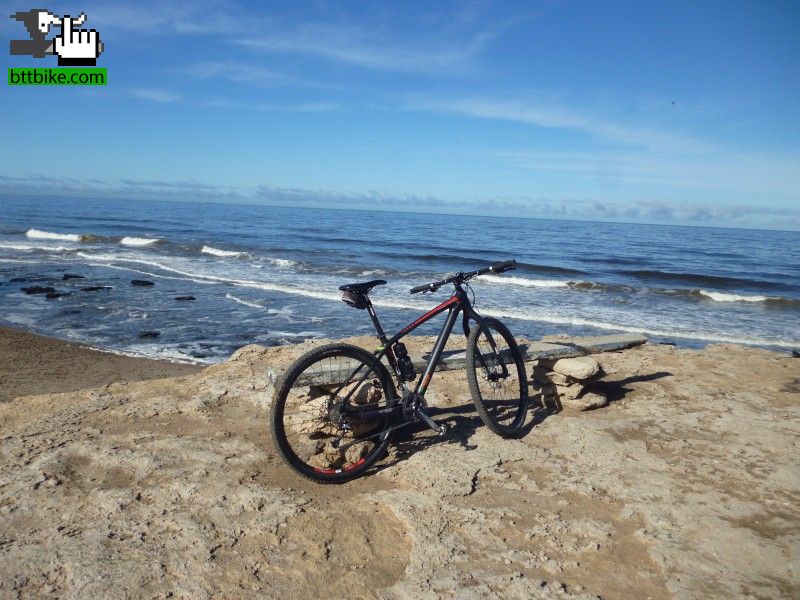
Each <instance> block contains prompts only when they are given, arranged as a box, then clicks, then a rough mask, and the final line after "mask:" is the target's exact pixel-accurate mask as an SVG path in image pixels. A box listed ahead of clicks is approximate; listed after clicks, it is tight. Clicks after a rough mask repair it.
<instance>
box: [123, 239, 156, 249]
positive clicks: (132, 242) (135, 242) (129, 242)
mask: <svg viewBox="0 0 800 600" xmlns="http://www.w3.org/2000/svg"><path fill="white" fill-rule="evenodd" d="M160 241H161V240H159V239H153V238H140V237H124V238H122V239H121V240H120V241H119V243H120V244H122V245H123V246H137V247H139V246H150V245H151V244H155V243H156V242H160Z"/></svg>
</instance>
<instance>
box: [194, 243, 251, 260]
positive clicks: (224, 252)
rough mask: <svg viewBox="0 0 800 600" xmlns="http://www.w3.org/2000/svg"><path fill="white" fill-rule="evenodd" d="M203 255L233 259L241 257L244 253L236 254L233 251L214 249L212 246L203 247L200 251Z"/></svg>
mask: <svg viewBox="0 0 800 600" xmlns="http://www.w3.org/2000/svg"><path fill="white" fill-rule="evenodd" d="M200 252H202V253H203V254H210V255H212V256H219V257H220V258H232V257H234V256H241V255H242V254H244V252H235V251H233V250H220V249H219V248H212V247H211V246H203V249H202V250H200Z"/></svg>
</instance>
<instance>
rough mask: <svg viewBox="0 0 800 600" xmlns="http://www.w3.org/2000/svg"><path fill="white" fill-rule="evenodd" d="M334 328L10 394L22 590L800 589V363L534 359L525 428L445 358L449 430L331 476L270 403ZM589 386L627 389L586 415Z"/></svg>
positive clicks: (501, 594)
mask: <svg viewBox="0 0 800 600" xmlns="http://www.w3.org/2000/svg"><path fill="white" fill-rule="evenodd" d="M352 341H353V342H355V343H358V344H362V345H371V344H373V340H372V339H370V338H355V339H353V340H352ZM320 343H322V342H319V341H315V342H306V343H305V344H301V345H297V346H283V347H275V348H263V347H260V346H248V347H245V348H243V349H241V350H240V351H238V352H237V353H236V354H235V355H234V356H233V357H232V358H231V359H230V360H229V361H227V362H225V363H222V364H219V365H214V366H211V367H208V368H206V369H203V370H201V371H197V370H196V369H195V371H193V372H186V373H182V374H179V376H177V377H171V378H166V379H154V380H145V381H133V382H121V381H118V382H115V383H110V382H105V383H103V384H102V385H101V384H97V385H96V386H93V389H76V390H74V391H69V392H64V393H44V394H39V395H26V396H22V397H16V398H14V399H13V400H10V401H7V402H5V403H3V404H0V430H2V432H3V434H2V436H1V437H0V456H2V457H3V460H2V463H1V464H0V597H17V596H22V597H27V596H36V597H62V598H86V597H131V596H133V597H170V596H172V597H193V598H210V597H220V596H224V597H244V596H254V595H255V596H260V597H276V598H277V597H281V598H283V597H316V596H320V595H322V594H325V595H331V596H333V595H340V596H346V597H351V598H434V597H458V598H486V597H497V598H598V597H602V598H731V597H765V598H766V597H769V598H793V597H797V596H798V594H799V593H800V586H799V585H798V581H799V573H798V571H800V508H798V506H800V466H799V464H798V458H797V456H798V447H797V444H798V439H800V438H798V434H800V362H798V361H797V359H793V358H791V357H787V356H782V355H778V354H775V353H771V352H767V351H762V350H754V349H750V348H743V347H738V346H709V347H707V348H705V349H704V350H701V351H689V350H678V349H676V348H673V347H669V346H658V345H645V346H642V347H638V348H633V349H630V350H626V351H623V352H619V353H607V354H601V355H596V356H594V357H593V358H594V359H595V361H596V369H597V370H596V371H595V366H594V365H592V364H590V363H591V361H584V359H580V360H581V361H582V362H581V364H575V363H573V364H571V365H569V364H568V365H566V366H565V365H564V364H561V365H559V364H558V363H555V362H554V363H552V364H541V365H538V366H537V368H536V369H533V368H532V366H531V365H529V375H531V377H532V380H533V383H535V384H536V385H537V386H539V387H540V388H542V390H543V393H542V396H543V397H540V400H541V402H540V403H539V404H538V405H537V406H536V407H535V408H534V409H533V410H532V411H531V420H532V425H531V427H530V430H529V431H528V432H527V435H526V436H525V437H523V438H522V439H520V440H503V439H500V438H498V437H497V436H494V435H493V434H491V433H490V432H489V431H488V430H487V429H486V428H485V427H483V426H482V424H481V422H480V420H479V419H478V417H477V415H475V413H474V412H473V411H472V408H471V404H470V401H469V392H468V389H467V385H466V382H465V377H464V375H463V371H450V372H446V373H441V374H438V375H437V377H436V378H435V379H434V381H433V384H432V386H431V389H430V398H429V401H430V404H431V405H432V407H434V410H432V413H433V416H434V418H435V419H441V420H445V421H446V422H448V424H449V425H450V428H451V432H452V433H451V435H449V436H448V439H444V440H442V439H440V438H437V437H434V436H432V435H429V434H428V433H427V432H425V431H422V430H420V431H417V432H409V433H408V434H405V435H403V436H402V437H398V439H397V440H396V443H395V444H394V446H393V449H392V452H391V454H390V456H389V457H388V458H387V460H386V461H384V462H383V463H381V464H380V465H379V467H378V468H377V469H376V470H375V472H374V473H372V474H371V475H370V476H368V477H365V478H362V479H359V480H356V481H354V482H351V483H349V484H346V485H343V486H320V485H316V484H313V483H311V482H308V481H305V480H303V479H301V478H299V477H297V476H296V475H294V474H293V473H292V472H291V471H290V470H289V469H288V468H287V467H286V466H285V465H284V464H283V463H282V461H281V459H280V457H279V456H278V454H277V452H276V451H275V450H274V449H273V447H272V442H271V440H270V436H269V430H268V423H267V419H266V418H265V417H266V411H265V409H266V407H268V405H269V403H270V400H271V393H272V383H271V379H270V378H269V377H268V376H267V372H268V369H269V368H270V367H272V368H274V366H275V365H278V364H282V365H288V364H289V363H290V362H291V360H292V359H293V358H295V357H296V356H298V355H299V354H300V353H302V352H303V351H305V350H307V349H309V348H310V347H312V346H315V345H318V344H320ZM415 344H418V345H419V348H420V349H421V348H422V347H424V346H425V345H426V344H429V340H424V339H414V340H411V341H410V342H409V346H410V348H409V349H410V350H411V351H414V350H415V348H414V345H415ZM29 360H34V358H33V356H31V357H30V358H29ZM85 360H87V361H89V360H90V358H89V357H86V359H85ZM567 370H568V371H569V372H565V371H567ZM601 371H602V372H603V373H604V376H603V377H602V378H599V374H600V372H601ZM590 372H591V374H589V373H590ZM121 375H122V377H120V379H124V373H121ZM547 386H550V389H549V393H548V391H547V390H546V389H544V388H546V387H547ZM578 388H579V389H578ZM588 394H595V395H596V396H598V397H602V398H604V400H605V402H607V405H605V406H603V407H601V408H600V407H596V408H594V409H593V410H580V409H582V408H589V407H588V406H586V400H585V399H586V398H587V395H588ZM548 398H549V399H550V400H551V401H548ZM556 399H558V402H554V401H555V400H556ZM590 400H591V397H590ZM592 401H593V402H595V401H594V400H592ZM599 404H603V402H599V403H598V406H599ZM559 405H560V406H559Z"/></svg>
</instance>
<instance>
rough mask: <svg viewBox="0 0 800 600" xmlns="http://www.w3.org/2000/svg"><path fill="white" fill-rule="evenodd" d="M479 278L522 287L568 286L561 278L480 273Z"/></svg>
mask: <svg viewBox="0 0 800 600" xmlns="http://www.w3.org/2000/svg"><path fill="white" fill-rule="evenodd" d="M481 279H482V280H484V281H487V282H489V283H499V284H503V285H519V286H522V287H539V288H561V287H568V286H569V284H570V282H569V281H563V280H561V279H528V278H526V277H509V276H507V275H504V276H503V277H500V276H498V275H481Z"/></svg>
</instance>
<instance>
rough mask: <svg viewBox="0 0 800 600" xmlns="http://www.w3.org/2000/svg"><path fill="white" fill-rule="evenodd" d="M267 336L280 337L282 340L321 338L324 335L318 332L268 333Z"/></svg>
mask: <svg viewBox="0 0 800 600" xmlns="http://www.w3.org/2000/svg"><path fill="white" fill-rule="evenodd" d="M269 335H270V336H271V337H282V338H300V337H302V338H313V337H323V336H324V335H325V334H324V333H321V332H319V331H298V332H297V333H292V332H291V331H270V332H269Z"/></svg>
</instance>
